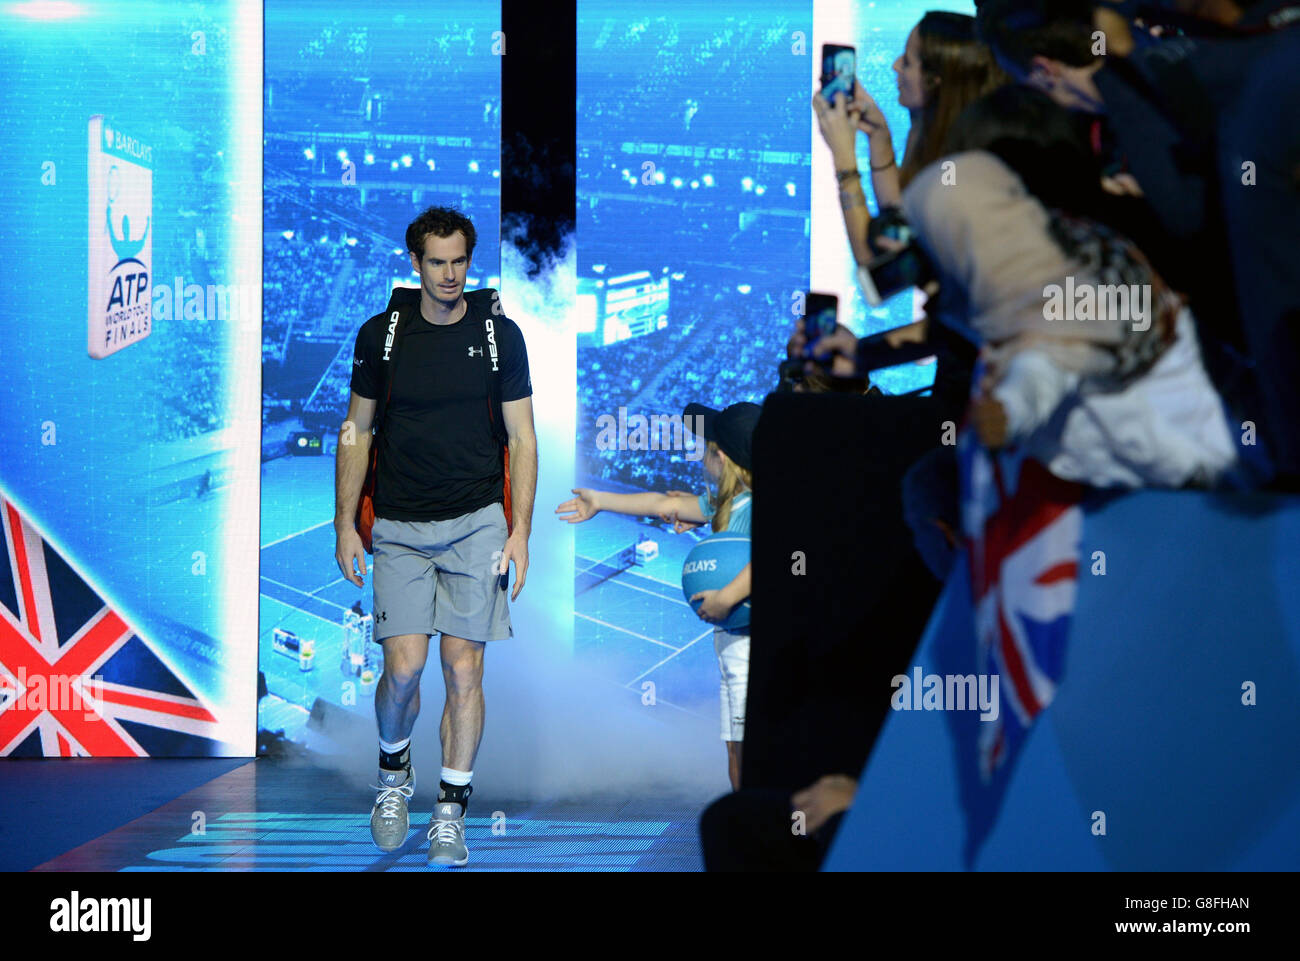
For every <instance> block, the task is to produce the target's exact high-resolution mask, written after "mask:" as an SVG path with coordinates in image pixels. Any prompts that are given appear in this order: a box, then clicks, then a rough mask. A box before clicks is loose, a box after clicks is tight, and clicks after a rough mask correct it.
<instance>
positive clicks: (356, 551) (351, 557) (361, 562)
mask: <svg viewBox="0 0 1300 961" xmlns="http://www.w3.org/2000/svg"><path fill="white" fill-rule="evenodd" d="M334 561H335V563H337V564H338V565H339V570H340V571H341V572H342V573H343V576H344V577H345V578H347V579H348V580H349V581H351V582H352V583H353V584H355V585H357V587H364V586H365V583H366V582H365V577H366V549H365V547H364V546H363V545H362V543H361V535H360V534H358V533H357V529H356V528H355V527H351V526H348V527H336V528H334ZM358 571H359V572H360V573H359V574H358Z"/></svg>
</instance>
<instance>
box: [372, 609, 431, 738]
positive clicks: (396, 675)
mask: <svg viewBox="0 0 1300 961" xmlns="http://www.w3.org/2000/svg"><path fill="white" fill-rule="evenodd" d="M383 644H384V673H383V674H382V675H380V678H379V684H378V685H377V686H376V687H375V719H376V720H377V721H378V722H379V739H380V740H382V741H388V742H389V743H394V742H397V741H404V740H406V739H407V738H408V737H410V736H411V731H412V730H413V729H414V728H415V719H416V718H417V717H418V716H419V714H420V675H421V674H422V673H423V671H424V665H425V662H426V661H427V660H428V657H429V635H428V634H399V635H398V636H396V637H389V638H385V639H384V642H383Z"/></svg>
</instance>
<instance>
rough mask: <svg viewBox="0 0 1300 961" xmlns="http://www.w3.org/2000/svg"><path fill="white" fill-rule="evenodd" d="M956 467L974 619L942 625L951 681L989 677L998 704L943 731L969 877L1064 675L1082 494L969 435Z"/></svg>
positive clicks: (1030, 462)
mask: <svg viewBox="0 0 1300 961" xmlns="http://www.w3.org/2000/svg"><path fill="white" fill-rule="evenodd" d="M958 458H959V462H960V464H961V477H962V527H963V530H964V533H965V535H966V544H967V557H966V559H967V562H968V563H967V565H966V567H967V569H968V571H969V577H970V598H971V612H972V613H973V617H970V618H969V619H959V620H964V621H965V623H956V622H953V623H950V624H946V625H945V628H946V632H947V643H946V650H947V651H948V656H949V657H951V658H952V662H951V666H950V667H949V668H948V669H949V670H952V671H954V672H956V673H963V672H964V671H966V670H970V669H971V668H972V667H973V669H974V671H975V672H976V673H978V674H989V675H997V676H998V680H999V684H998V691H999V701H1000V710H999V711H998V716H997V719H996V720H990V721H979V720H968V719H967V718H966V717H964V716H963V717H958V716H956V715H958V714H961V713H962V712H953V715H954V716H953V717H951V718H950V721H949V724H950V727H951V728H952V730H953V734H954V738H955V747H956V750H957V755H958V756H957V770H958V777H959V782H960V791H961V796H962V800H963V806H964V807H965V810H966V822H967V842H966V862H967V866H968V867H970V866H973V864H974V859H975V855H976V853H977V852H978V850H979V848H980V846H981V845H982V844H983V842H984V839H985V838H986V837H987V835H988V832H989V831H990V830H991V829H992V826H993V824H994V822H995V821H996V819H997V813H998V810H999V808H1000V806H1001V801H1002V796H1003V794H1004V792H1005V790H1006V786H1007V783H1008V781H1009V778H1010V774H1011V771H1012V770H1013V768H1014V764H1015V759H1016V757H1017V755H1018V753H1019V751H1020V748H1021V746H1022V745H1023V743H1024V741H1025V739H1026V737H1027V736H1028V734H1029V731H1030V729H1031V728H1032V726H1033V724H1034V722H1035V720H1037V718H1038V717H1039V716H1040V715H1041V714H1042V712H1043V711H1044V710H1045V709H1046V708H1047V706H1048V705H1049V704H1051V703H1052V699H1053V698H1054V697H1055V696H1056V690H1057V686H1058V685H1059V684H1060V682H1061V679H1062V677H1063V675H1064V672H1065V654H1066V645H1067V641H1068V639H1069V632H1070V623H1071V620H1072V617H1073V614H1074V605H1075V597H1076V594H1077V592H1078V584H1079V580H1078V577H1079V553H1080V541H1081V538H1082V534H1083V507H1082V500H1083V497H1084V494H1085V493H1086V491H1087V488H1086V487H1084V486H1083V485H1081V484H1075V483H1071V482H1069V481H1064V480H1061V479H1060V478H1058V477H1056V476H1054V475H1052V474H1051V473H1049V472H1048V470H1047V468H1046V467H1044V466H1043V465H1042V464H1041V463H1040V462H1038V461H1036V460H1033V459H1029V458H1026V457H1024V456H1023V454H1021V453H1020V452H1018V451H1015V450H1009V451H1003V452H1000V453H998V454H995V455H991V454H989V453H988V452H987V451H985V450H984V449H983V448H982V447H980V446H979V444H978V442H977V441H976V440H975V437H974V433H973V431H971V430H969V429H967V430H965V431H963V433H962V437H961V438H960V440H959V442H958ZM972 645H973V648H974V650H973V651H972V649H971V648H972ZM972 654H973V657H972Z"/></svg>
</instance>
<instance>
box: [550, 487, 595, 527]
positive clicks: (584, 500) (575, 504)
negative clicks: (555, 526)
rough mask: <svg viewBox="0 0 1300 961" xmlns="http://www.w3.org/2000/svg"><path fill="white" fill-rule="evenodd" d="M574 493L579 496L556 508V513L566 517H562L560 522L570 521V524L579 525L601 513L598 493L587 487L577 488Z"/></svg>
mask: <svg viewBox="0 0 1300 961" xmlns="http://www.w3.org/2000/svg"><path fill="white" fill-rule="evenodd" d="M573 493H575V494H577V495H578V496H577V497H571V498H569V499H568V500H567V501H565V502H564V503H563V504H561V505H560V506H559V507H557V508H555V513H557V514H563V515H566V516H563V517H561V518H560V520H562V521H568V522H569V523H570V524H578V523H581V522H582V521H585V520H590V519H591V518H593V517H595V516H596V515H597V514H599V513H600V503H599V501H598V500H597V499H596V495H597V494H598V493H599V492H598V491H594V490H589V489H587V488H586V487H575V488H573Z"/></svg>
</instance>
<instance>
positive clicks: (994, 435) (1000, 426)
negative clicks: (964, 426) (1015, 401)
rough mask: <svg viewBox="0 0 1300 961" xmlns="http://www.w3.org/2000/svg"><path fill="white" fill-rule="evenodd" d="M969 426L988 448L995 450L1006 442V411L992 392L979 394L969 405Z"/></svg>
mask: <svg viewBox="0 0 1300 961" xmlns="http://www.w3.org/2000/svg"><path fill="white" fill-rule="evenodd" d="M970 419H971V426H972V427H974V428H975V434H976V436H977V437H979V439H980V443H981V444H983V445H984V446H985V447H986V448H988V449H989V450H997V449H999V448H1001V447H1005V446H1006V444H1007V412H1006V409H1005V408H1004V407H1003V406H1002V402H1001V401H1000V400H998V399H997V398H996V397H994V396H993V395H992V394H981V395H980V396H979V397H977V398H976V399H975V400H974V401H972V402H971V405H970Z"/></svg>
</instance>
